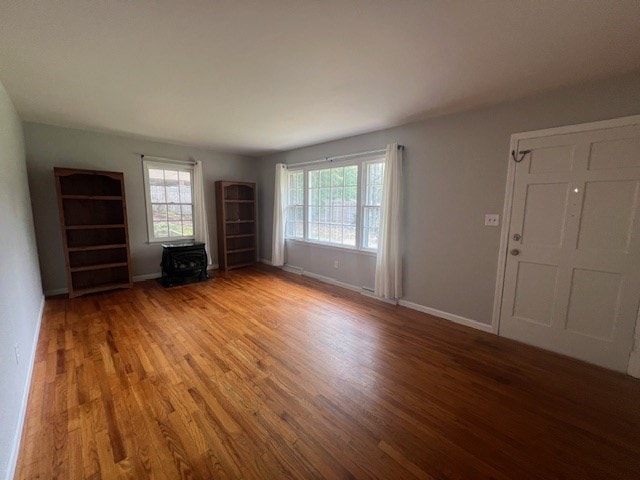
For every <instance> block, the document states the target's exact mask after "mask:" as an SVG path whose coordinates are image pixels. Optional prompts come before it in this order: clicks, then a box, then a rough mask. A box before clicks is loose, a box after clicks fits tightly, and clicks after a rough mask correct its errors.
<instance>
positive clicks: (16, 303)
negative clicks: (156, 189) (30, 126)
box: [0, 84, 43, 478]
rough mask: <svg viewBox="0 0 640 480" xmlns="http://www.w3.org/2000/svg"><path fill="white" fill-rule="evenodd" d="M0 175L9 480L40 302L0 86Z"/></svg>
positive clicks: (9, 116)
mask: <svg viewBox="0 0 640 480" xmlns="http://www.w3.org/2000/svg"><path fill="white" fill-rule="evenodd" d="M0 172H2V173H1V174H0V205H2V208H0V232H1V233H0V238H1V239H2V241H1V242H0V244H2V248H0V265H2V268H0V478H13V469H14V468H15V461H16V455H17V447H18V442H19V439H20V433H21V431H20V430H21V426H22V419H23V412H24V410H23V407H24V402H25V401H26V396H27V394H28V390H29V377H30V374H31V359H32V358H33V355H34V353H35V348H36V342H37V335H38V325H39V321H40V313H41V311H40V309H41V307H42V302H43V297H42V287H41V286H40V271H39V269H38V253H37V251H36V239H35V234H34V231H33V215H32V213H31V201H30V199H29V185H28V183H27V166H26V163H25V157H24V143H23V137H22V125H21V122H20V119H19V118H18V114H17V113H16V110H15V109H14V107H13V104H12V103H11V100H10V99H9V96H8V95H7V93H6V91H5V90H4V87H3V86H2V84H0ZM16 345H17V346H18V348H19V353H20V357H19V362H16V356H15V350H14V347H15V346H16Z"/></svg>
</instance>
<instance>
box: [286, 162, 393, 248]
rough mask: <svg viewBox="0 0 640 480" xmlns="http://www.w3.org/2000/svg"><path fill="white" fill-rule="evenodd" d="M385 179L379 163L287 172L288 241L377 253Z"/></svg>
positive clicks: (381, 165)
mask: <svg viewBox="0 0 640 480" xmlns="http://www.w3.org/2000/svg"><path fill="white" fill-rule="evenodd" d="M383 173H384V162H383V159H382V158H380V157H378V158H375V159H371V157H369V159H368V160H366V161H359V162H351V163H349V164H344V165H340V166H333V167H331V168H313V167H308V168H307V169H301V170H291V171H289V172H288V190H287V191H288V198H287V201H288V204H287V205H288V206H287V217H286V226H285V234H286V237H287V238H289V239H297V240H304V241H309V242H315V243H325V244H330V245H337V246H344V247H347V248H357V249H362V250H376V249H377V248H378V230H379V228H380V205H381V202H382V178H383ZM305 194H306V196H305Z"/></svg>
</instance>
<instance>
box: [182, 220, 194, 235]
mask: <svg viewBox="0 0 640 480" xmlns="http://www.w3.org/2000/svg"><path fill="white" fill-rule="evenodd" d="M182 235H183V236H185V237H190V236H192V235H193V222H188V221H183V222H182Z"/></svg>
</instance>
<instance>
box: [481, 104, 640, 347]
mask: <svg viewBox="0 0 640 480" xmlns="http://www.w3.org/2000/svg"><path fill="white" fill-rule="evenodd" d="M638 124H640V115H631V116H628V117H619V118H611V119H609V120H601V121H597V122H589V123H579V124H576V125H566V126H562V127H555V128H546V129H542V130H532V131H529V132H518V133H514V134H512V135H511V142H510V143H509V155H508V160H507V162H508V163H507V184H506V188H505V194H504V207H503V210H502V229H501V231H500V249H499V250H498V271H497V274H496V288H495V295H494V299H493V315H492V317H491V329H492V331H493V333H495V334H496V335H498V334H499V330H500V312H501V311H502V299H503V295H504V275H505V269H506V266H507V250H508V244H509V230H510V228H511V213H512V211H511V210H512V206H513V190H514V183H515V179H516V164H515V162H514V161H513V158H512V157H511V152H512V151H513V150H516V149H517V148H518V142H520V140H524V139H528V138H541V137H550V136H552V135H564V134H570V133H577V132H586V131H589V130H604V129H608V128H617V127H625V126H629V125H638ZM639 321H640V320H639ZM638 328H640V327H639V326H638V323H636V336H637V335H638V331H637V330H638Z"/></svg>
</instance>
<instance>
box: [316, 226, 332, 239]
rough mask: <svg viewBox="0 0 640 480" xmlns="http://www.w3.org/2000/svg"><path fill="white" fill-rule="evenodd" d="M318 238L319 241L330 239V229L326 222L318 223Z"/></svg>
mask: <svg viewBox="0 0 640 480" xmlns="http://www.w3.org/2000/svg"><path fill="white" fill-rule="evenodd" d="M318 240H320V241H321V242H329V241H331V231H330V230H329V225H327V224H326V223H321V224H320V225H318Z"/></svg>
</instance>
